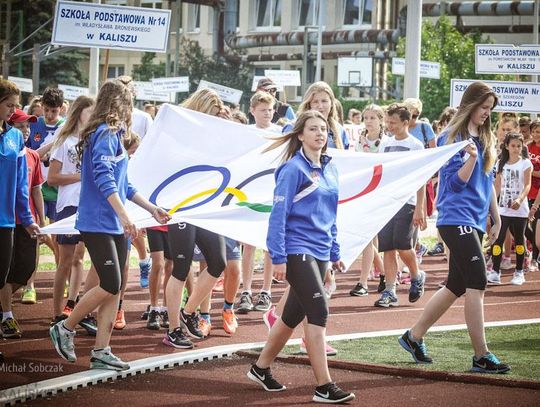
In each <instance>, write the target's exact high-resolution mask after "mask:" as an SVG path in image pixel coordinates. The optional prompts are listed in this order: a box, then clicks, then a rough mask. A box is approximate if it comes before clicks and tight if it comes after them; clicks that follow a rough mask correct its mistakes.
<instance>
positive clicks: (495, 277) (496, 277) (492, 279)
mask: <svg viewBox="0 0 540 407" xmlns="http://www.w3.org/2000/svg"><path fill="white" fill-rule="evenodd" d="M487 281H488V283H490V284H501V275H500V274H499V273H497V272H496V271H495V270H493V271H490V272H488V273H487Z"/></svg>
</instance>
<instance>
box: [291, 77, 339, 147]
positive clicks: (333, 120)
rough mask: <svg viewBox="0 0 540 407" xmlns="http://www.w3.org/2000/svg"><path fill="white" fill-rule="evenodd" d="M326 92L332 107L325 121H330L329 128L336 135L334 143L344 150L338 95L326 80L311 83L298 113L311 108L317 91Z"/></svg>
mask: <svg viewBox="0 0 540 407" xmlns="http://www.w3.org/2000/svg"><path fill="white" fill-rule="evenodd" d="M319 92H326V93H327V94H328V96H329V97H330V101H331V102H332V103H331V107H330V112H329V113H328V119H325V121H326V122H327V123H328V129H329V130H331V131H332V133H333V135H334V144H335V145H336V147H337V148H339V149H341V150H343V148H344V147H343V142H342V141H341V134H339V132H338V130H339V118H338V113H337V108H336V97H335V96H334V91H333V90H332V88H331V87H330V85H328V84H327V83H326V82H322V81H320V82H315V83H313V84H311V86H310V87H309V88H308V90H307V91H306V93H305V95H304V100H303V101H302V103H301V104H300V106H299V107H298V114H301V113H303V112H305V111H308V110H311V100H312V99H313V96H315V94H316V93H319Z"/></svg>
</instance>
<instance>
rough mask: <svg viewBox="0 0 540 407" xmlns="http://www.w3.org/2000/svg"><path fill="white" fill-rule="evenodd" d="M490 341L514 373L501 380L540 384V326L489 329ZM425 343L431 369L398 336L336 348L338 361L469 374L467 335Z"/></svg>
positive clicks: (444, 335) (431, 336) (431, 337)
mask: <svg viewBox="0 0 540 407" xmlns="http://www.w3.org/2000/svg"><path fill="white" fill-rule="evenodd" d="M486 338H487V340H488V346H489V349H490V350H491V351H492V352H493V353H494V354H495V355H497V357H498V358H499V359H500V360H501V361H503V362H504V363H508V364H510V366H511V367H512V370H511V372H510V373H508V374H505V375H498V376H497V377H501V378H508V379H527V380H540V325H538V324H531V325H518V326H508V327H494V328H487V329H486ZM425 342H426V345H427V348H428V352H429V354H430V356H431V357H432V358H433V360H434V363H433V364H431V365H424V364H422V365H417V364H416V363H414V362H413V360H412V357H411V355H410V354H409V353H407V352H406V351H404V350H403V349H402V348H401V346H400V345H399V344H398V342H397V336H384V337H379V338H364V339H355V340H350V341H337V342H332V346H334V347H335V348H336V349H337V350H338V355H337V356H336V357H335V359H338V360H345V361H355V362H358V361H361V362H366V363H379V364H385V365H391V366H399V367H407V368H410V367H416V368H419V369H423V370H442V371H449V372H468V371H469V369H470V368H471V364H472V356H473V352H472V347H471V343H470V340H469V336H468V334H467V331H465V330H461V331H448V332H434V333H428V335H427V336H426V338H425ZM297 352H298V346H294V347H293V346H288V347H286V348H285V350H284V353H286V354H296V353H297ZM333 359H334V358H333Z"/></svg>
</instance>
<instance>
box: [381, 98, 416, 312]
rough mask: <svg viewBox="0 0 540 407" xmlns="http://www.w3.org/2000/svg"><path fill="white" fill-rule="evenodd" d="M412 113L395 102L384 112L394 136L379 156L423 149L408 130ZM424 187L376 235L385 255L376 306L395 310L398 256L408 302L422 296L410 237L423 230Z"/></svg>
mask: <svg viewBox="0 0 540 407" xmlns="http://www.w3.org/2000/svg"><path fill="white" fill-rule="evenodd" d="M410 119H411V112H410V111H409V110H408V109H407V107H406V106H405V105H403V104H399V103H394V104H393V105H390V106H389V107H388V110H387V111H386V127H387V129H388V131H389V132H390V133H391V134H393V137H389V138H387V139H385V140H382V141H381V143H380V144H379V153H390V152H396V151H411V150H423V149H424V145H423V144H422V143H421V142H420V141H419V140H418V139H416V138H415V137H413V136H412V135H411V134H410V133H409V131H408V128H409V120H410ZM424 198H425V186H422V188H420V189H419V190H418V191H417V193H416V195H413V196H411V198H410V199H409V200H408V201H407V203H406V204H405V205H403V207H402V208H401V209H400V210H399V211H398V212H397V213H396V214H395V215H394V216H393V217H392V219H390V221H388V223H387V224H386V225H385V226H384V227H383V228H382V229H381V231H380V232H379V234H378V238H379V251H380V252H382V253H384V260H383V263H384V271H385V275H386V288H385V289H384V291H383V292H382V294H381V298H379V299H378V300H377V301H375V306H376V307H384V308H388V307H396V306H397V305H398V298H397V295H396V278H397V271H398V259H397V255H398V254H399V257H400V258H401V260H402V261H403V262H404V263H405V265H406V266H407V267H408V268H409V270H410V273H411V288H410V290H409V302H416V301H418V299H419V298H420V297H421V296H422V295H423V294H424V281H425V278H426V276H425V273H424V272H423V271H420V270H419V268H418V263H417V260H416V253H415V251H414V246H413V235H414V229H415V227H416V226H419V227H420V228H422V229H425V228H426V215H425V212H424Z"/></svg>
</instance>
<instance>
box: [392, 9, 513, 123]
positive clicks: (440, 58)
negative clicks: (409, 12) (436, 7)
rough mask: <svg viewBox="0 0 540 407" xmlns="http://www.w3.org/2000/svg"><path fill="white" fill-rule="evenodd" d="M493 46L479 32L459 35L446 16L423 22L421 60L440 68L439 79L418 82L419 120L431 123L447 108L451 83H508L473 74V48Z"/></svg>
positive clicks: (401, 51)
mask: <svg viewBox="0 0 540 407" xmlns="http://www.w3.org/2000/svg"><path fill="white" fill-rule="evenodd" d="M405 41H406V39H405V38H401V39H400V41H399V44H398V46H397V54H398V56H400V57H404V56H405ZM492 42H493V41H492V40H491V39H490V38H489V37H485V36H483V35H482V34H481V33H480V32H473V33H468V34H462V33H461V32H460V31H458V29H457V28H455V27H454V25H453V24H452V22H451V21H450V19H449V18H448V17H447V16H444V17H441V18H439V20H438V21H437V23H435V24H433V23H431V22H430V21H426V20H424V21H423V22H422V47H421V59H422V60H425V61H433V62H439V63H440V64H441V78H440V79H438V80H437V79H423V78H422V79H421V80H420V99H421V100H422V102H423V104H424V108H423V112H422V116H426V117H428V118H429V119H430V120H434V119H436V118H438V116H439V114H440V113H441V112H442V110H443V109H444V108H445V107H446V106H448V103H449V101H450V80H451V79H491V80H510V78H511V77H510V76H509V75H477V74H476V73H475V69H474V68H475V67H474V63H475V48H474V46H475V44H489V43H492ZM391 76H392V75H391V74H390V77H391Z"/></svg>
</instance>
